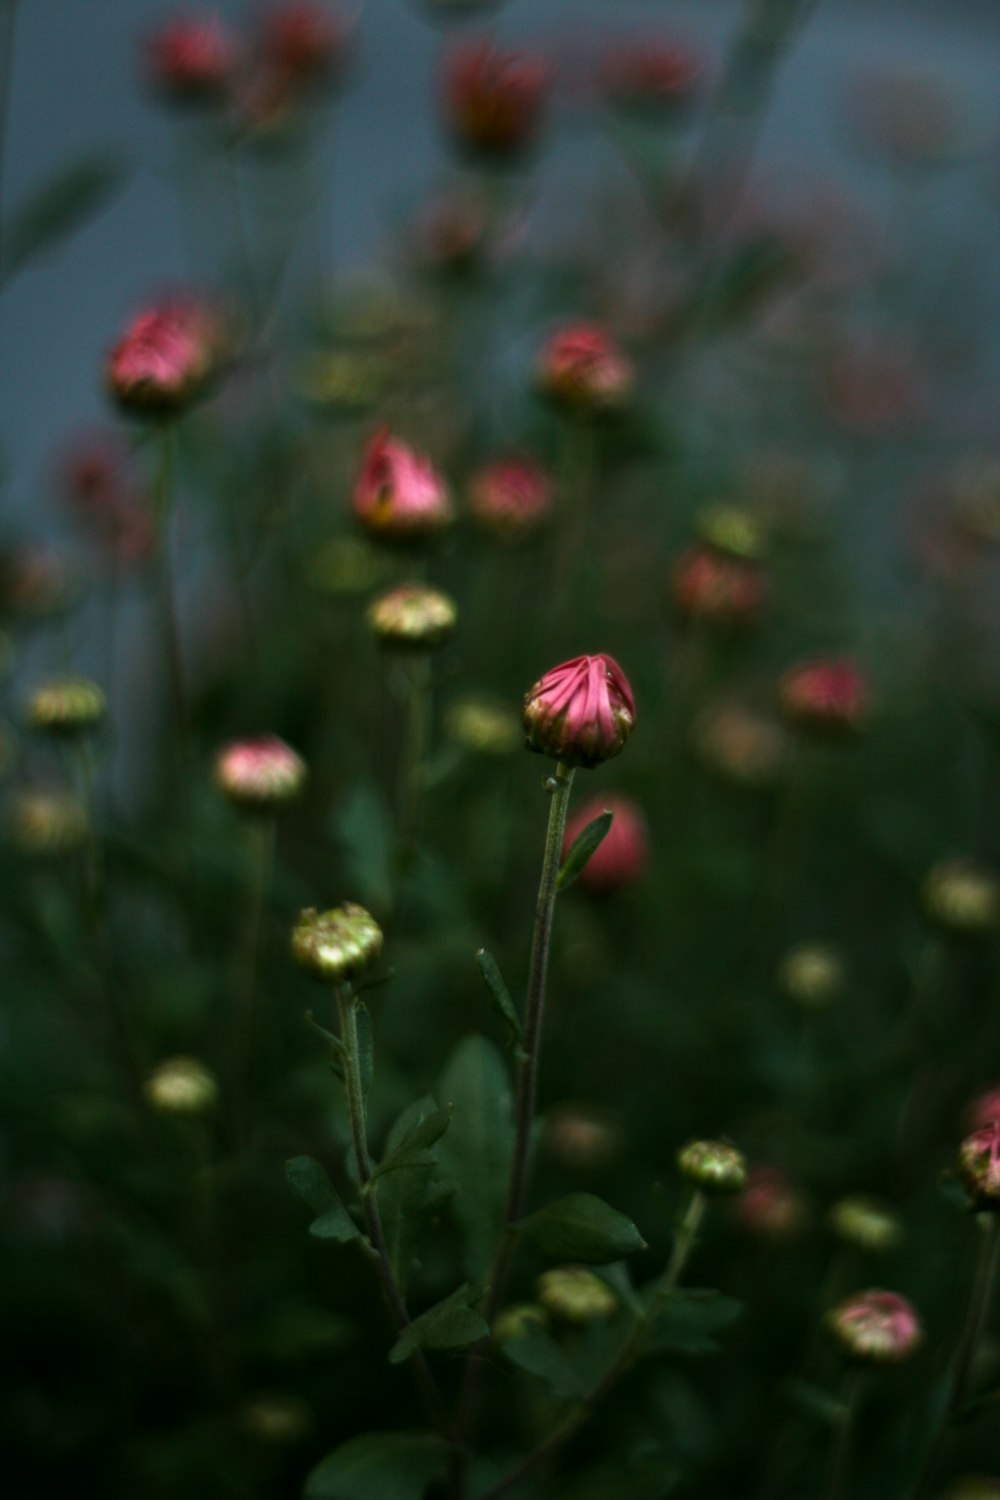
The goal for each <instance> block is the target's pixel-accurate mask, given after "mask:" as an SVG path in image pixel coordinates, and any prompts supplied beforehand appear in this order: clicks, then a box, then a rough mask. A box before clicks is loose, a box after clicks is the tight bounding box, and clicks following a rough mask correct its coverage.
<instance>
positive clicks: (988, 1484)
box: [942, 1474, 1000, 1500]
mask: <svg viewBox="0 0 1000 1500" xmlns="http://www.w3.org/2000/svg"><path fill="white" fill-rule="evenodd" d="M942 1500H1000V1479H993V1478H990V1477H989V1476H988V1475H986V1474H965V1475H963V1477H962V1478H961V1479H956V1480H955V1482H954V1484H950V1485H949V1486H948V1488H947V1490H945V1492H944V1495H943V1497H942Z"/></svg>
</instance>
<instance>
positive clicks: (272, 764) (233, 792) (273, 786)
mask: <svg viewBox="0 0 1000 1500" xmlns="http://www.w3.org/2000/svg"><path fill="white" fill-rule="evenodd" d="M305 780H306V764H305V761H304V760H303V759H302V757H301V756H300V755H298V754H297V753H296V752H295V751H294V750H293V749H292V747H291V746H290V745H286V744H285V742H284V740H281V739H279V738H278V736H277V735H276V734H261V735H257V736H256V737H255V738H253V739H247V740H234V741H233V743H232V744H230V745H226V746H225V748H224V749H222V750H220V751H219V753H218V755H217V757H216V761H215V784H216V786H217V787H218V788H219V790H220V791H221V792H222V793H223V794H224V795H225V796H226V797H228V798H229V800H230V801H231V802H233V803H235V804H236V806H237V807H242V808H246V809H247V810H249V811H259V812H273V811H274V810H275V809H276V808H278V807H282V806H284V804H285V803H287V802H291V801H293V800H294V799H295V798H296V797H297V796H298V795H299V793H300V792H301V791H302V788H303V786H304V785H305Z"/></svg>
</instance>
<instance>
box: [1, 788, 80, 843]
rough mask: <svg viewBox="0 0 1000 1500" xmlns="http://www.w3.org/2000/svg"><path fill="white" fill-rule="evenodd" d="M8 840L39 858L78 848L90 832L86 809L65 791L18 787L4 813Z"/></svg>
mask: <svg viewBox="0 0 1000 1500" xmlns="http://www.w3.org/2000/svg"><path fill="white" fill-rule="evenodd" d="M7 827H8V833H9V835H10V840H11V843H12V844H14V846H15V848H17V849H19V850H20V852H21V853H22V854H28V855H33V856H35V857H38V858H45V857H51V856H53V855H57V854H67V853H69V852H71V851H72V850H75V849H79V848H80V846H81V845H82V844H83V843H85V842H86V839H87V837H88V835H89V832H90V820H89V819H88V817H87V813H86V809H85V808H84V807H82V806H81V804H80V803H79V802H78V801H77V799H76V798H75V797H74V796H72V795H71V794H70V793H68V792H46V791H21V792H19V793H17V795H16V796H15V797H14V798H13V800H12V801H11V804H10V807H9V809H8V815H7Z"/></svg>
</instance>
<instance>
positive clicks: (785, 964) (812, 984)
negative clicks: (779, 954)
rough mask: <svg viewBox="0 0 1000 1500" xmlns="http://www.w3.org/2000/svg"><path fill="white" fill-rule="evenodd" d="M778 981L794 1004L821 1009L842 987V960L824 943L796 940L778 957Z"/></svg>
mask: <svg viewBox="0 0 1000 1500" xmlns="http://www.w3.org/2000/svg"><path fill="white" fill-rule="evenodd" d="M778 983H779V984H780V986H781V988H782V990H783V991H784V992H785V994H786V995H787V997H788V999H789V1000H791V1001H792V1002H793V1003H794V1004H795V1005H801V1006H802V1007H803V1009H804V1010H821V1009H823V1007H825V1006H827V1005H830V1004H832V1003H833V1001H834V1000H836V999H837V998H838V997H839V995H840V993H841V991H842V990H843V987H844V964H843V960H842V959H841V957H840V955H839V953H837V951H836V949H835V948H830V947H828V946H827V945H826V944H825V943H799V944H798V945H797V946H796V947H794V948H790V949H789V951H788V952H787V953H786V954H785V956H784V958H783V959H782V960H781V964H780V965H779V968H778Z"/></svg>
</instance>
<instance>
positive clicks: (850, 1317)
mask: <svg viewBox="0 0 1000 1500" xmlns="http://www.w3.org/2000/svg"><path fill="white" fill-rule="evenodd" d="M825 1322H826V1327H827V1329H828V1330H829V1332H830V1333H831V1334H832V1335H833V1337H834V1339H835V1340H836V1341H837V1343H838V1344H839V1345H840V1347H841V1349H842V1350H843V1352H844V1353H845V1354H846V1355H848V1356H849V1357H850V1358H851V1359H852V1360H855V1361H857V1362H858V1363H859V1364H868V1365H896V1364H901V1363H902V1361H903V1360H905V1359H909V1357H910V1355H911V1354H913V1353H914V1352H915V1351H916V1349H917V1348H918V1346H919V1345H920V1343H921V1341H922V1339H923V1329H922V1328H921V1325H920V1319H919V1318H918V1316H917V1313H916V1310H915V1309H914V1307H913V1305H912V1304H911V1303H910V1302H908V1301H907V1300H906V1298H905V1297H900V1296H899V1294H898V1293H897V1292H884V1291H881V1290H880V1289H879V1288H877V1287H873V1288H872V1289H871V1290H869V1291H865V1292H853V1293H852V1294H851V1295H850V1296H849V1297H845V1299H844V1301H843V1302H840V1303H838V1305H837V1306H836V1307H834V1308H831V1309H830V1311H829V1312H828V1313H827V1315H826V1319H825Z"/></svg>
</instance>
